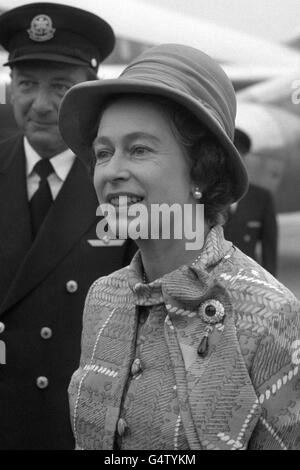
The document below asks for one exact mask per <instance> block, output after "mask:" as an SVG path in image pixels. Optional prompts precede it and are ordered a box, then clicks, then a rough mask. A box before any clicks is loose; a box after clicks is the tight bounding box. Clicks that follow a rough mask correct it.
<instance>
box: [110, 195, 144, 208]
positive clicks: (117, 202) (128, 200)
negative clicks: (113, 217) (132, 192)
mask: <svg viewBox="0 0 300 470" xmlns="http://www.w3.org/2000/svg"><path fill="white" fill-rule="evenodd" d="M142 199H143V198H142V197H138V196H116V197H112V198H111V199H110V200H109V203H110V204H112V205H113V206H116V207H119V206H123V205H124V206H129V205H131V204H136V203H137V202H140V201H142Z"/></svg>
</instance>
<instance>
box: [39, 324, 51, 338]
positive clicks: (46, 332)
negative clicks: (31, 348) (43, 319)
mask: <svg viewBox="0 0 300 470" xmlns="http://www.w3.org/2000/svg"><path fill="white" fill-rule="evenodd" d="M41 337H42V338H43V339H50V338H51V337H52V330H51V328H48V326H44V328H42V329H41Z"/></svg>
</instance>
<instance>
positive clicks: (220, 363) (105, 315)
mask: <svg viewBox="0 0 300 470" xmlns="http://www.w3.org/2000/svg"><path fill="white" fill-rule="evenodd" d="M139 281H141V265H140V257H139V254H137V255H136V256H135V258H134V260H133V261H132V263H131V265H130V268H124V269H122V270H120V271H117V272H115V273H113V274H112V275H110V276H108V277H104V278H101V279H99V280H98V281H96V282H95V283H94V285H93V286H92V287H91V289H90V291H89V294H88V297H87V300H86V306H85V313H84V330H83V338H82V355H81V361H80V367H79V369H78V370H77V371H76V372H75V373H74V375H73V378H72V381H71V384H70V387H69V393H70V406H71V416H72V423H73V430H74V434H75V437H76V443H77V447H78V448H81V449H113V448H114V445H115V439H116V435H117V428H118V420H119V417H120V413H121V411H122V403H123V401H122V398H123V394H124V393H125V390H126V386H127V385H128V380H130V370H131V369H130V368H131V365H132V361H133V360H134V358H135V349H136V333H137V318H138V314H139V308H140V307H139V306H140V305H150V304H151V295H152V294H151V292H153V290H157V292H158V293H160V300H159V302H160V305H161V309H163V310H164V312H165V314H166V319H165V321H164V338H165V341H166V344H167V348H168V352H169V356H170V359H171V362H172V365H173V369H174V376H175V381H176V391H177V400H178V410H179V413H178V416H176V420H175V422H176V423H177V425H176V426H175V427H174V431H173V432H174V446H173V449H176V440H177V438H178V425H179V423H180V424H181V426H182V430H183V432H184V436H185V439H186V442H187V443H188V448H189V449H193V450H195V449H226V450H230V449H246V448H248V449H279V450H282V449H294V448H299V447H300V426H299V420H300V413H299V412H300V401H299V397H300V375H299V366H298V364H299V361H300V352H299V350H300V347H299V346H300V343H299V334H300V316H299V302H298V300H297V299H296V298H295V297H294V296H293V294H292V293H291V292H290V291H289V290H287V289H286V288H285V287H284V286H283V285H282V284H280V283H279V282H277V281H276V280H275V279H274V278H273V277H272V276H271V275H270V274H269V273H267V272H266V271H265V270H264V269H263V268H261V267H260V266H259V265H257V264H256V263H255V262H254V261H253V260H251V259H250V258H248V257H247V256H245V255H244V254H243V253H242V252H240V251H239V250H238V249H236V248H234V247H233V246H232V244H231V243H230V242H227V241H225V240H224V238H223V230H222V228H221V227H215V228H213V229H212V230H211V232H210V233H209V235H208V237H207V240H206V242H205V246H204V248H203V250H202V256H201V257H200V260H199V262H198V263H197V264H196V265H195V266H182V267H181V268H179V269H177V270H176V271H174V272H172V273H170V274H167V275H165V276H164V277H163V278H162V279H161V280H159V282H156V284H154V283H152V285H150V287H149V286H147V285H143V284H142V283H141V282H139ZM147 292H148V294H149V295H147ZM156 298H157V297H156ZM210 300H217V301H218V302H220V303H221V304H222V306H223V308H224V311H225V317H224V320H223V322H219V323H218V324H216V325H215V326H214V328H213V331H212V333H211V334H210V338H209V350H208V354H207V356H206V357H201V356H199V354H198V353H197V349H198V346H199V343H200V342H201V339H202V338H203V335H204V332H205V329H206V328H207V323H206V322H205V321H204V320H203V316H201V307H202V306H203V305H204V302H206V301H210ZM150 334H151V333H150ZM136 398H138V397H136ZM132 400H133V401H134V400H135V397H133V398H132ZM163 400H164V396H160V395H159V393H158V396H157V406H159V407H160V409H163V406H162V405H163ZM164 418H165V417H164V416H163V414H162V416H161V420H162V423H163V422H164ZM145 425H147V430H148V431H147V432H148V434H151V427H149V423H143V421H142V420H141V423H140V430H141V434H143V429H144V428H145ZM149 429H150V430H149ZM153 432H154V431H153ZM156 432H157V430H156ZM149 439H150V441H149ZM147 442H151V435H150V436H149V435H148V436H147ZM139 446H140V443H139ZM149 450H150V449H149Z"/></svg>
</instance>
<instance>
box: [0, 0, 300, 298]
mask: <svg viewBox="0 0 300 470" xmlns="http://www.w3.org/2000/svg"><path fill="white" fill-rule="evenodd" d="M25 3H31V2H27V1H14V0H9V1H5V0H0V14H1V13H2V12H4V11H6V10H7V9H10V8H13V7H15V6H19V5H21V4H25ZM56 3H65V4H68V3H70V4H71V5H73V6H77V7H79V8H84V9H87V10H90V11H92V12H94V13H96V14H99V15H100V16H102V17H103V18H104V19H106V20H107V21H108V22H109V23H110V24H111V25H112V27H113V29H114V31H115V33H116V36H117V46H116V48H115V51H114V53H113V54H112V55H111V56H110V57H109V58H108V60H106V62H105V63H104V64H103V66H102V67H100V72H99V76H100V77H101V78H103V79H105V78H110V77H114V76H118V75H119V73H120V72H121V71H122V69H123V68H124V67H125V65H126V64H127V63H128V62H129V61H130V60H131V59H133V58H134V57H135V56H136V55H138V54H139V53H140V52H141V51H142V50H144V49H145V48H147V47H149V46H151V45H154V44H159V43H165V42H177V43H183V44H188V45H191V46H194V47H199V48H200V49H201V50H203V51H204V52H207V53H208V54H210V55H211V56H212V57H214V58H215V59H216V60H217V61H218V62H219V63H220V64H221V65H222V66H223V68H224V69H225V71H226V72H227V74H228V75H229V77H230V78H231V80H232V82H233V84H234V87H235V90H236V92H237V96H238V109H237V121H236V122H237V127H239V128H240V129H242V130H244V131H245V132H246V133H247V134H248V135H249V136H250V138H251V142H252V147H251V152H250V154H249V155H248V156H247V158H246V163H247V166H248V169H249V174H250V179H251V181H252V182H253V183H255V184H257V185H259V186H262V187H265V188H267V189H269V190H270V191H271V192H272V194H273V196H274V200H275V204H276V211H277V219H278V225H279V272H278V278H279V279H280V280H281V281H282V282H283V283H284V284H286V285H287V286H288V287H289V288H290V289H291V290H292V291H293V292H294V293H295V294H296V295H297V296H298V297H299V298H300V23H299V17H300V1H299V0H210V2H207V0H205V1H204V0H188V1H187V0H85V1H83V0H78V1H76V0H73V1H72V2H69V1H67V0H61V1H60V2H56ZM5 59H6V54H5V52H4V51H3V50H2V51H1V49H0V64H3V63H4V62H5ZM4 85H5V93H4V92H3V90H4ZM0 89H1V90H2V91H1V93H0V102H2V104H1V106H0V138H3V137H5V136H7V135H10V134H11V133H13V132H16V128H15V123H14V119H13V116H12V113H11V109H10V106H9V104H8V103H9V71H8V70H7V68H5V67H1V66H0ZM4 102H5V103H6V104H4ZM0 158H1V156H0Z"/></svg>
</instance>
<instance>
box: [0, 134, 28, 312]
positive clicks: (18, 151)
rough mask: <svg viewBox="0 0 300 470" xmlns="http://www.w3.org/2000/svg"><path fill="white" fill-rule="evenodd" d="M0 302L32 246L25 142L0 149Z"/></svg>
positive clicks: (7, 143)
mask: <svg viewBox="0 0 300 470" xmlns="http://www.w3.org/2000/svg"><path fill="white" fill-rule="evenodd" d="M0 218H1V230H0V266H1V270H0V303H1V301H2V299H3V298H4V295H5V294H6V293H7V291H8V288H9V286H10V284H11V282H12V280H13V278H14V277H15V275H16V272H17V270H18V267H19V266H20V263H21V261H22V260H23V259H24V257H25V255H26V253H27V252H28V250H29V248H30V245H31V226H30V214H29V207H28V201H27V187H26V177H25V155H24V149H23V139H22V137H21V136H20V137H19V138H17V139H16V138H15V137H14V138H10V139H7V140H6V141H4V142H2V143H1V147H0Z"/></svg>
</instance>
